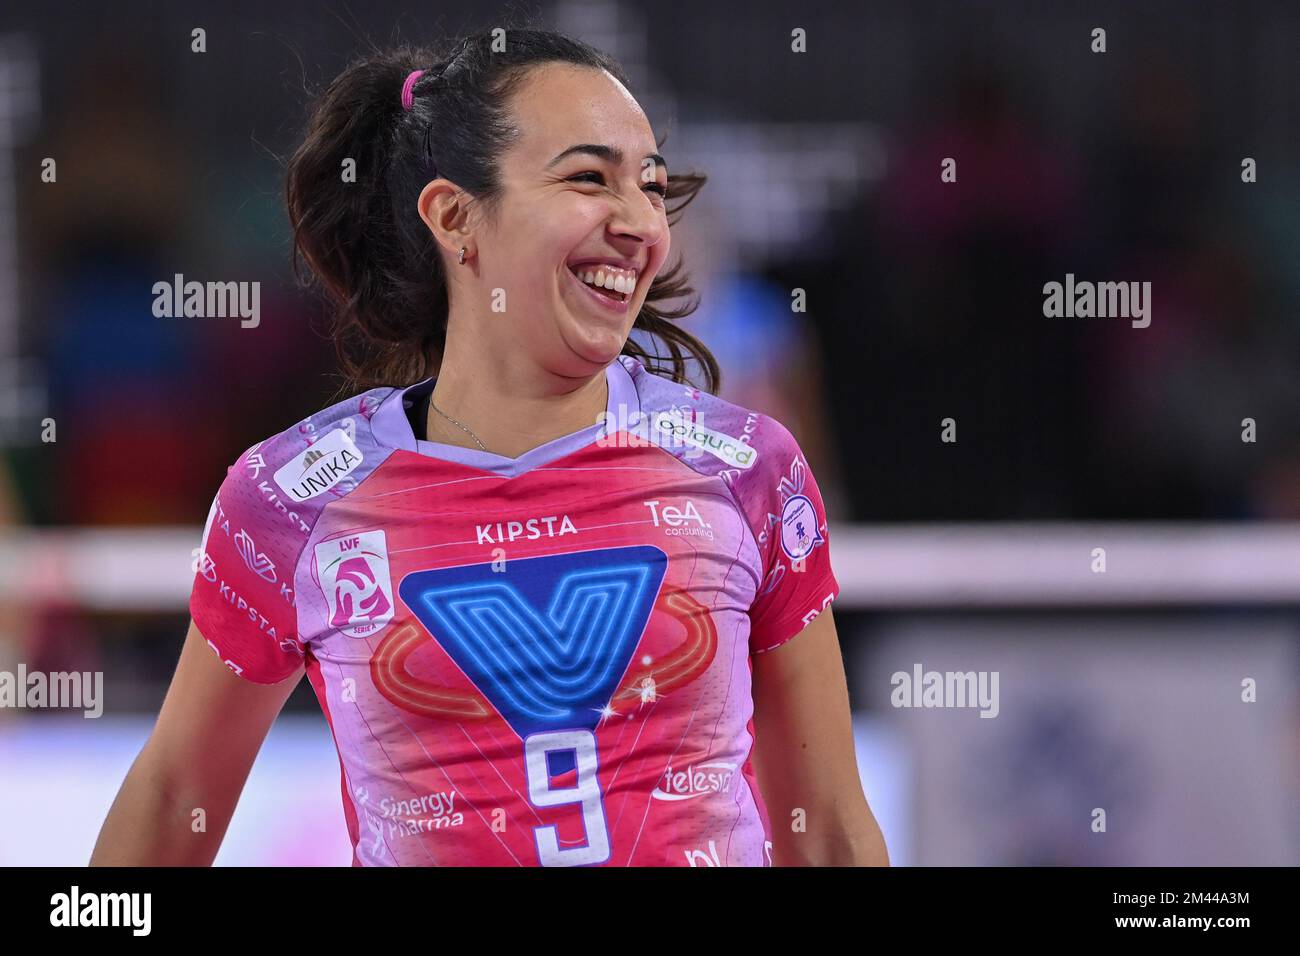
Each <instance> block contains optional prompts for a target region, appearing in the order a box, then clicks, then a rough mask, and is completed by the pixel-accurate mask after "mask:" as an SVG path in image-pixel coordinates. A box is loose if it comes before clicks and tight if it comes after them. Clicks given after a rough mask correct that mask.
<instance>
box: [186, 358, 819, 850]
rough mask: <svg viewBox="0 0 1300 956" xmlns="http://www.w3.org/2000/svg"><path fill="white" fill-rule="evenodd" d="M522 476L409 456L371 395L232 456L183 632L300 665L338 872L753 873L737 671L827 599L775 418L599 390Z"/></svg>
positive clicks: (444, 456)
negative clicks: (604, 404)
mask: <svg viewBox="0 0 1300 956" xmlns="http://www.w3.org/2000/svg"><path fill="white" fill-rule="evenodd" d="M605 374H606V379H607V381H608V383H609V401H608V408H607V415H606V416H605V418H604V420H603V421H602V422H600V423H598V424H596V425H593V426H591V427H589V428H587V429H584V430H583V431H580V432H575V433H573V434H571V435H566V436H564V437H561V438H557V439H555V440H554V441H550V442H547V443H545V444H543V445H539V446H538V447H536V448H534V449H532V450H531V451H528V452H526V453H525V454H523V455H521V456H520V457H519V458H505V457H503V456H500V455H494V454H491V453H488V452H484V451H481V450H478V449H465V448H460V447H457V446H452V445H446V444H441V443H438V442H426V441H418V440H416V438H415V437H414V435H413V433H412V431H411V427H410V424H409V422H408V420H407V417H406V407H407V406H408V405H410V404H411V403H412V402H414V401H415V400H416V399H418V398H421V397H423V394H424V393H425V392H427V391H428V390H430V389H431V388H432V386H433V380H432V379H430V380H427V381H425V382H423V383H420V384H418V385H413V386H411V387H409V388H406V389H400V388H379V389H374V390H372V391H369V392H366V393H364V394H362V395H359V396H356V397H353V398H350V399H348V400H346V401H343V402H340V403H339V404H337V405H334V406H332V407H330V408H327V409H325V410H324V411H322V412H319V413H317V414H315V415H312V416H311V417H310V418H308V419H307V420H306V421H303V422H301V423H300V424H298V425H296V426H294V427H292V428H289V429H287V430H286V431H283V432H281V433H280V434H278V435H276V436H274V437H273V438H270V439H268V440H266V441H263V442H261V443H259V444H257V445H254V446H253V447H252V448H250V449H249V450H248V451H246V452H245V453H244V454H243V455H242V456H241V457H240V458H239V460H238V461H237V462H236V463H235V465H234V466H232V467H231V469H230V470H229V473H228V474H227V476H226V479H225V481H224V482H223V483H222V485H221V488H220V490H219V491H218V493H217V497H216V499H215V500H214V502H213V504H212V510H211V513H210V514H209V516H208V522H207V526H206V528H205V529H204V533H203V542H202V545H201V548H200V552H199V554H200V560H199V562H198V565H197V568H198V573H197V574H196V576H195V579H194V590H193V594H192V596H191V599H190V610H191V613H192V614H193V617H194V621H195V623H196V624H197V626H198V629H199V631H200V632H201V633H202V634H203V635H204V636H205V637H206V638H207V639H208V642H209V643H210V644H211V645H212V646H213V648H214V649H215V650H216V652H217V654H218V655H219V656H220V657H221V659H222V660H223V661H225V663H226V664H227V665H228V666H229V667H230V668H231V669H232V670H234V671H235V672H236V673H237V674H239V675H240V676H242V677H244V678H246V679H248V680H251V681H256V682H258V683H271V682H275V681H279V680H282V679H283V678H285V677H287V676H288V675H290V674H292V673H293V672H294V670H295V669H297V668H298V667H299V666H300V665H303V664H305V665H306V671H307V675H308V677H309V679H310V680H311V683H312V686H313V687H314V688H315V691H316V695H317V697H318V699H319V700H320V705H321V708H322V710H323V711H324V713H325V716H326V718H327V719H328V721H329V725H330V727H331V729H332V731H333V734H334V741H335V744H336V745H337V747H338V753H339V763H340V766H341V768H342V789H343V810H344V815H345V817H346V820H347V826H348V832H349V834H350V836H351V839H352V844H353V864H354V865H359V866H393V865H401V866H412V865H413V866H420V865H424V866H448V865H480V866H496V865H505V866H515V865H518V866H539V865H540V866H582V865H592V864H609V865H617V866H627V865H633V866H647V865H648V866H705V865H708V866H738V865H739V866H762V865H768V864H770V862H771V843H770V833H771V831H770V829H769V823H768V819H767V812H766V809H765V807H764V805H763V802H762V799H761V797H760V795H759V791H758V786H757V782H756V780H755V777H754V773H753V768H752V765H751V762H750V756H751V751H752V748H753V743H754V730H753V721H752V716H753V701H752V696H751V681H750V675H751V668H752V663H751V658H752V655H753V654H758V653H762V652H764V651H769V650H771V649H772V648H774V647H777V646H778V645H780V644H782V643H784V642H785V641H787V640H789V639H790V638H792V637H794V636H795V635H796V634H797V633H798V632H799V631H800V630H802V629H803V628H804V626H805V625H806V624H808V622H809V621H811V620H812V618H813V617H815V616H816V615H817V613H818V612H820V611H821V610H822V609H824V608H825V607H827V606H828V605H829V604H830V602H831V600H832V599H833V598H834V597H835V596H836V595H837V594H838V593H839V585H838V583H837V582H836V580H835V577H834V575H833V574H832V572H831V563H830V554H829V546H828V544H827V529H826V515H825V513H824V509H823V505H822V499H821V495H820V494H819V492H818V489H817V483H816V481H815V480H814V478H813V475H812V472H811V470H810V469H809V468H808V464H807V462H806V461H805V460H804V458H803V456H802V454H801V453H800V450H799V446H798V444H797V443H796V441H795V439H794V438H793V436H791V434H790V432H789V431H788V430H787V429H786V428H785V427H784V426H783V425H781V424H780V423H779V422H778V421H776V420H775V419H772V418H770V417H768V416H766V415H763V414H761V413H757V412H752V411H749V410H748V409H745V408H742V407H740V406H737V405H734V404H731V403H729V402H727V401H725V400H723V399H720V398H718V397H716V396H713V395H710V394H708V393H707V392H701V391H698V390H696V389H693V388H690V387H686V386H683V385H680V384H677V383H675V382H672V381H670V380H668V379H666V378H663V377H661V376H658V375H654V374H651V373H650V372H648V371H646V369H645V368H644V366H643V365H642V364H641V363H640V362H639V361H637V360H636V359H635V358H632V357H630V356H621V357H620V358H619V360H618V361H615V362H611V363H610V365H609V366H608V368H607V369H606V373H605Z"/></svg>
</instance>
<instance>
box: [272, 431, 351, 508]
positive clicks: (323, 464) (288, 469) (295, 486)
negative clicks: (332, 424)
mask: <svg viewBox="0 0 1300 956" xmlns="http://www.w3.org/2000/svg"><path fill="white" fill-rule="evenodd" d="M359 464H361V449H359V448H358V447H357V445H356V442H354V441H353V440H352V438H351V437H350V436H349V435H348V433H347V432H346V431H344V430H343V429H342V428H336V429H334V431H332V432H330V433H329V434H328V435H326V436H325V437H324V438H321V439H319V440H318V441H316V442H314V443H312V445H311V446H310V447H308V448H307V450H306V451H304V452H303V453H302V454H300V455H297V456H296V457H295V458H294V459H293V460H292V461H290V462H289V463H288V464H287V465H285V466H284V467H282V468H280V469H279V470H278V471H277V472H276V473H275V483H276V484H277V485H279V486H280V487H281V488H283V489H284V492H285V494H287V495H289V496H290V497H291V498H293V499H294V500H295V501H306V500H307V499H308V498H315V497H316V496H317V495H321V494H324V493H325V492H327V491H329V490H330V489H331V488H333V487H334V486H335V485H337V484H338V483H339V482H341V481H342V480H343V479H344V478H346V477H347V476H348V475H349V474H350V473H351V472H352V470H353V469H355V468H356V467H357V465H359Z"/></svg>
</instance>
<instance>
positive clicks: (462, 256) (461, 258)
mask: <svg viewBox="0 0 1300 956" xmlns="http://www.w3.org/2000/svg"><path fill="white" fill-rule="evenodd" d="M460 264H461V265H464V264H465V247H464V246H461V247H460Z"/></svg>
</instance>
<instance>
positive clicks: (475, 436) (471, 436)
mask: <svg viewBox="0 0 1300 956" xmlns="http://www.w3.org/2000/svg"><path fill="white" fill-rule="evenodd" d="M429 405H430V406H431V407H432V408H433V410H434V411H435V412H437V413H438V414H439V415H441V416H442V417H443V418H445V419H447V421H449V422H454V423H455V424H457V425H460V427H461V428H464V429H465V431H466V432H469V437H470V438H472V439H474V441H476V442H478V447H479V448H482V449H483V450H484V451H487V448H486V447H484V445H483V443H482V442H481V441H479V440H478V436H477V435H475V434H474V433H473V432H472V431H470V430H469V428H468V427H466V426H465V425H464V424H462V423H461V422H458V421H456V419H454V418H452V417H451V416H450V415H448V414H447V413H446V412H444V411H443V410H442V409H441V408H439V407H438V406H437V405H434V404H433V395H432V394H431V395H430V396H429ZM488 454H491V452H488Z"/></svg>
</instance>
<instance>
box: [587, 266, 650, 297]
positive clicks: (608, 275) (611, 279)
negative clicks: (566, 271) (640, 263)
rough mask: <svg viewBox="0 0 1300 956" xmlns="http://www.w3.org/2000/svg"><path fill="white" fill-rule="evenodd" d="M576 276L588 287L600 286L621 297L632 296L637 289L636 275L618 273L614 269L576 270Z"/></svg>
mask: <svg viewBox="0 0 1300 956" xmlns="http://www.w3.org/2000/svg"><path fill="white" fill-rule="evenodd" d="M574 274H575V275H577V277H578V278H579V279H581V280H582V281H583V282H585V283H587V284H588V285H594V286H599V287H600V288H602V289H608V290H610V291H611V292H617V293H619V294H620V295H625V296H626V295H631V294H632V290H633V289H635V288H636V273H631V274H628V273H624V272H616V271H614V269H612V268H609V269H607V268H606V267H605V266H598V267H596V268H595V269H586V270H584V271H581V272H579V271H577V270H576V269H575V270H574Z"/></svg>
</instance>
